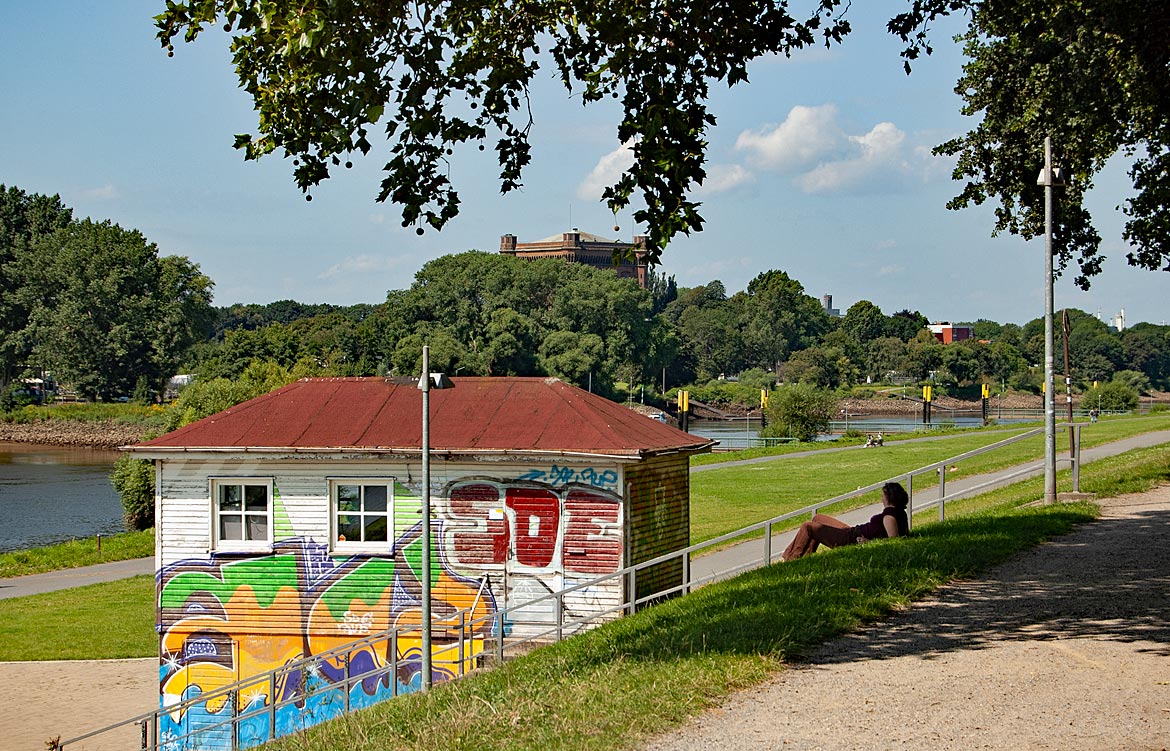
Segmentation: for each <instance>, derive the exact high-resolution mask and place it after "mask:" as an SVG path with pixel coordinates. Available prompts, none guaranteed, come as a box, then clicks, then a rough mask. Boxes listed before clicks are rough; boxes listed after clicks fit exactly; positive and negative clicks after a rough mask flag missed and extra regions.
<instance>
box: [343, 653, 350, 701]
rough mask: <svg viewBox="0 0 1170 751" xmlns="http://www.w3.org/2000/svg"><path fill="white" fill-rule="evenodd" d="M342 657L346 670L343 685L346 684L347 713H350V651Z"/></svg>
mask: <svg viewBox="0 0 1170 751" xmlns="http://www.w3.org/2000/svg"><path fill="white" fill-rule="evenodd" d="M341 659H342V660H343V662H342V668H343V669H344V670H345V683H344V684H342V685H343V686H345V713H346V714H349V689H350V683H349V680H350V672H349V652H346V653H345V655H343V656H342V658H341Z"/></svg>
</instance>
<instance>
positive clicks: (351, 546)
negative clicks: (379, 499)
mask: <svg viewBox="0 0 1170 751" xmlns="http://www.w3.org/2000/svg"><path fill="white" fill-rule="evenodd" d="M328 480H329V549H330V550H333V551H336V552H338V553H378V554H387V555H392V554H394V552H395V548H394V543H395V533H394V508H395V506H394V500H395V498H394V485H395V483H397V482H398V478H396V477H387V476H382V477H370V476H365V475H363V476H361V477H330V478H328ZM343 485H356V486H358V487H359V488H360V489H361V490H360V493H361V499H362V508H361V509H360V510H359V511H357V512H353V513H351V515H356V516H359V517H361V519H362V521H363V524H362V529H363V532H364V530H365V524H364V521H365V519H366V518H367V517H370V516H378V515H380V514H378V513H377V512H374V513H371V512H368V511H366V510H365V488H366V487H369V486H377V487H384V488H386V511H385V512H383V514H384V515H385V518H386V539H385V540H374V541H366V540H348V539H347V540H339V539H338V535H339V532H338V530H339V527H340V523H339V517H340V516H343V514H342V513H341V511H340V510H339V509H338V507H337V503H338V490H339V488H340V487H341V486H343Z"/></svg>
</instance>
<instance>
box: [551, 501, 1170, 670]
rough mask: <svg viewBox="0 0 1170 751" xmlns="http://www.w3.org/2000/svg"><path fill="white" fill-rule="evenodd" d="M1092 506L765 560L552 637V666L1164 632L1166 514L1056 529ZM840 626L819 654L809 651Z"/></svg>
mask: <svg viewBox="0 0 1170 751" xmlns="http://www.w3.org/2000/svg"><path fill="white" fill-rule="evenodd" d="M1094 515H1095V511H1094V509H1093V508H1092V507H1090V506H1088V505H1080V504H1074V505H1063V506H1055V507H1046V508H1041V509H1022V510H1019V511H1017V512H1015V513H1010V514H998V515H976V516H972V517H965V518H959V519H954V520H951V521H948V522H946V523H941V524H935V525H930V526H928V527H925V528H923V529H922V530H921V531H918V532H916V533H915V534H914V535H912V536H911V537H909V538H904V539H899V540H892V541H888V542H881V543H877V544H871V545H865V546H859V547H850V548H842V549H838V550H834V551H830V552H826V553H818V554H817V555H814V556H810V557H809V558H805V559H801V560H799V561H794V562H792V563H781V564H776V565H773V566H771V567H768V568H766V569H761V570H758V571H754V572H751V573H748V574H745V575H743V576H740V577H738V578H736V579H734V580H731V581H728V582H723V583H720V584H714V585H711V586H709V587H705V588H703V589H701V590H699V591H698V592H696V593H694V594H692V595H691V596H689V597H685V598H679V599H676V600H672V601H669V602H666V603H663V604H661V605H658V606H656V607H654V608H650V609H648V610H645V611H643V612H641V613H639V614H637V615H636V616H633V617H630V618H626V619H623V620H622V621H619V622H617V623H613V624H610V625H608V626H607V627H606V628H604V629H600V630H598V631H595V632H591V633H589V634H586V635H584V636H583V637H582V638H580V639H573V640H569V641H567V642H564V643H562V644H560V645H558V647H560V648H563V649H564V650H565V653H564V654H562V655H561V657H562V659H564V660H565V661H566V663H568V664H565V663H562V667H565V668H571V667H572V663H578V665H577V666H578V667H580V668H586V666H587V665H596V664H598V663H601V662H605V661H608V660H612V659H614V658H615V657H623V658H626V659H634V660H646V661H670V660H672V659H677V658H684V657H687V656H690V655H694V654H700V653H725V654H753V655H759V654H770V655H774V656H779V657H784V658H787V659H802V658H812V659H815V660H816V661H818V662H822V661H824V662H842V661H852V660H862V659H876V658H885V657H893V656H897V655H905V654H920V655H926V656H929V655H933V654H938V653H941V652H946V651H948V650H952V649H964V650H968V649H979V648H984V647H986V646H987V645H989V644H990V643H991V642H992V641H994V640H1002V639H1004V638H1008V639H1011V638H1029V639H1034V638H1037V637H1038V636H1039V637H1041V638H1043V637H1045V636H1048V637H1050V638H1068V637H1074V636H1089V635H1092V636H1095V637H1098V638H1099V637H1100V636H1101V635H1102V634H1108V635H1109V636H1110V637H1111V638H1116V639H1121V640H1126V641H1135V640H1150V641H1154V642H1158V643H1162V644H1170V607H1168V603H1170V586H1168V585H1170V546H1167V545H1166V544H1165V540H1166V538H1167V536H1168V533H1170V514H1167V513H1144V514H1141V515H1139V516H1138V517H1137V518H1132V519H1110V520H1107V521H1101V522H1099V523H1097V524H1092V525H1087V526H1084V527H1082V528H1080V529H1078V530H1077V531H1076V533H1075V534H1072V535H1067V533H1068V532H1070V531H1071V530H1073V528H1074V527H1076V526H1077V525H1078V524H1081V523H1083V522H1086V521H1089V520H1091V519H1092V518H1093V517H1094ZM1060 535H1067V536H1064V537H1062V538H1061V539H1059V540H1057V541H1056V542H1054V543H1053V545H1051V546H1049V547H1048V548H1046V549H1045V550H1044V552H1043V554H1034V555H1035V557H1025V558H1024V559H1023V560H1021V561H1019V562H1013V564H1012V565H1011V566H1007V567H1004V568H1003V569H1001V570H998V571H997V572H996V573H995V575H994V576H992V577H991V578H990V579H988V580H985V581H980V582H978V583H969V584H966V585H964V584H960V585H958V586H957V587H956V588H954V590H953V591H948V593H947V595H946V597H945V599H944V604H943V606H942V607H934V608H915V609H913V610H911V611H908V612H905V613H901V614H899V615H898V616H897V617H895V618H893V619H891V620H892V621H893V622H892V623H890V622H887V623H883V624H882V627H881V628H880V629H870V630H860V631H859V630H858V629H859V627H861V626H863V625H864V624H866V623H868V622H873V621H876V620H877V619H879V618H883V617H886V616H888V615H889V614H890V613H891V612H893V611H895V610H897V609H898V608H900V606H903V605H905V604H907V603H909V602H910V601H912V600H915V599H920V598H922V597H923V596H925V595H926V594H928V593H930V592H931V591H933V590H935V589H936V588H938V587H939V586H940V585H942V584H944V583H946V582H948V581H950V580H952V579H955V578H958V579H964V578H969V577H971V576H973V575H974V574H977V573H980V572H982V571H984V570H986V569H988V568H990V567H992V566H994V565H996V564H998V563H1001V562H1003V561H1005V560H1006V559H1008V558H1009V557H1010V556H1012V555H1013V554H1014V553H1016V552H1019V551H1020V550H1022V549H1025V548H1029V547H1032V546H1034V545H1035V544H1037V543H1039V542H1042V541H1044V540H1048V539H1050V538H1053V537H1057V536H1060ZM851 632H853V633H852V635H851V636H850V637H849V638H848V639H846V640H844V641H836V642H834V644H833V646H832V653H831V654H822V653H820V652H819V651H818V650H817V647H819V646H820V645H823V644H824V643H825V642H827V641H829V640H830V639H834V638H835V637H838V636H841V635H843V634H847V633H851ZM1161 651H1163V652H1165V653H1166V654H1168V655H1170V649H1163V650H1161Z"/></svg>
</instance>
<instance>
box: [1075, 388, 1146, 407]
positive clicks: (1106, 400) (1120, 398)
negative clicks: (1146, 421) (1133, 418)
mask: <svg viewBox="0 0 1170 751" xmlns="http://www.w3.org/2000/svg"><path fill="white" fill-rule="evenodd" d="M1081 404H1082V405H1083V407H1084V408H1085V409H1100V410H1102V411H1104V412H1129V411H1130V410H1133V409H1137V405H1138V392H1137V390H1136V389H1134V388H1133V387H1131V386H1128V385H1126V384H1125V383H1122V382H1121V381H1110V382H1109V383H1103V384H1100V385H1098V386H1096V387H1094V388H1091V389H1089V390H1088V391H1086V392H1085V394H1084V396H1083V397H1082V398H1081Z"/></svg>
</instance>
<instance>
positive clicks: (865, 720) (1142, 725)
mask: <svg viewBox="0 0 1170 751" xmlns="http://www.w3.org/2000/svg"><path fill="white" fill-rule="evenodd" d="M1101 505H1102V511H1103V515H1102V518H1101V520H1100V521H1098V522H1097V523H1094V524H1088V525H1085V526H1083V527H1081V528H1079V529H1077V530H1076V531H1075V532H1073V533H1072V534H1070V535H1068V536H1065V537H1062V538H1059V539H1058V540H1055V541H1053V542H1050V543H1048V544H1045V545H1041V546H1039V547H1038V548H1035V549H1033V550H1031V551H1028V552H1025V553H1023V554H1021V555H1018V556H1016V557H1015V558H1013V559H1012V560H1010V561H1008V562H1007V563H1005V564H1003V565H1001V566H999V567H998V568H996V569H994V570H992V571H990V572H988V574H987V575H986V576H985V577H983V578H981V579H979V580H976V581H969V582H959V583H955V584H952V585H950V586H947V587H945V588H943V589H942V590H940V591H939V593H938V594H937V596H936V597H934V598H933V599H930V600H927V601H923V602H920V603H916V604H915V605H913V606H911V607H910V608H908V609H907V610H905V611H904V612H902V613H900V614H898V615H896V616H894V617H892V618H891V619H889V620H887V621H885V622H882V623H880V624H876V625H874V626H872V627H870V628H867V629H865V630H864V631H861V632H858V633H856V634H852V635H850V636H847V637H844V638H842V639H839V640H837V641H835V642H832V643H830V644H827V645H825V646H824V647H823V648H822V649H820V650H818V651H817V652H816V653H815V654H814V655H813V656H812V657H811V658H810V660H809V661H808V662H807V663H804V664H801V665H796V666H793V667H792V669H790V670H787V671H785V672H783V673H781V674H780V675H778V676H777V677H776V678H774V679H773V680H772V681H771V682H769V683H767V684H765V685H763V686H759V687H756V688H754V689H750V690H747V691H743V692H741V693H739V694H737V695H734V696H732V697H731V698H730V699H729V700H728V701H726V702H725V703H724V704H723V705H722V706H721V707H719V708H716V709H713V710H711V711H708V712H706V713H705V714H703V715H701V716H699V717H697V718H695V719H693V720H691V721H690V722H689V723H687V724H686V725H685V726H683V727H682V728H681V729H679V730H677V731H675V732H672V733H669V734H667V735H664V736H661V737H659V738H657V739H655V740H654V741H653V742H651V743H649V744H647V745H646V748H648V749H654V751H698V750H699V749H702V751H730V750H732V749H743V750H744V751H749V750H750V751H760V750H761V749H801V750H802V751H806V750H810V749H867V750H869V749H900V750H911V751H917V750H919V749H921V750H922V751H926V750H928V749H929V750H930V751H938V750H945V749H956V750H957V749H1013V751H1019V750H1020V749H1054V750H1055V749H1060V750H1061V751H1064V750H1065V749H1093V750H1094V751H1097V750H1105V749H1118V750H1120V749H1126V750H1130V751H1132V750H1134V749H1163V750H1165V749H1167V748H1170V545H1168V544H1167V540H1168V538H1170V487H1165V488H1161V489H1159V490H1156V491H1152V492H1150V493H1143V494H1138V495H1132V496H1125V497H1120V498H1116V499H1110V500H1104V501H1101Z"/></svg>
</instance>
